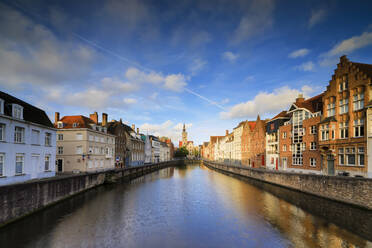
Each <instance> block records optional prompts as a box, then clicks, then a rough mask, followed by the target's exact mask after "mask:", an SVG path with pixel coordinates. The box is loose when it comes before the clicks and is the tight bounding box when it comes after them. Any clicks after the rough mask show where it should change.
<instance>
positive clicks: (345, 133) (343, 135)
mask: <svg viewBox="0 0 372 248" xmlns="http://www.w3.org/2000/svg"><path fill="white" fill-rule="evenodd" d="M339 125H340V126H339V131H340V139H347V138H349V123H348V122H347V121H346V122H340V124H339Z"/></svg>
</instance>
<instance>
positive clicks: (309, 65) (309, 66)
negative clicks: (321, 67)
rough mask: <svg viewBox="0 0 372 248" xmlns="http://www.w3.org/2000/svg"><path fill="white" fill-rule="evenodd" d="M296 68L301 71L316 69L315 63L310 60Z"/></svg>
mask: <svg viewBox="0 0 372 248" xmlns="http://www.w3.org/2000/svg"><path fill="white" fill-rule="evenodd" d="M296 69H297V70H300V71H313V70H314V69H315V65H314V63H313V62H312V61H308V62H305V63H302V64H301V65H299V66H296Z"/></svg>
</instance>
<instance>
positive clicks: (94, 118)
mask: <svg viewBox="0 0 372 248" xmlns="http://www.w3.org/2000/svg"><path fill="white" fill-rule="evenodd" d="M89 118H90V119H91V120H92V121H93V122H94V123H96V124H98V113H97V112H94V114H90V115H89Z"/></svg>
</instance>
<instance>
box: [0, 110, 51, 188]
mask: <svg viewBox="0 0 372 248" xmlns="http://www.w3.org/2000/svg"><path fill="white" fill-rule="evenodd" d="M1 105H2V106H1V107H2V109H1V111H0V125H1V139H0V185H7V184H12V183H19V182H24V181H27V180H30V179H37V178H45V177H53V176H55V158H56V130H55V129H54V128H50V127H47V126H43V125H39V124H36V123H32V122H28V121H25V120H23V116H22V115H23V114H21V116H19V114H18V113H17V115H18V116H19V117H21V118H14V117H10V116H7V115H4V114H3V113H4V111H3V107H4V104H1ZM18 106H19V105H18ZM21 111H23V109H22V108H21Z"/></svg>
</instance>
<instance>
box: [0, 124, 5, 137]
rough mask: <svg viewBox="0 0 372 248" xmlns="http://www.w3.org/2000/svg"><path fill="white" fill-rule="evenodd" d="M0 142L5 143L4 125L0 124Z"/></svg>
mask: <svg viewBox="0 0 372 248" xmlns="http://www.w3.org/2000/svg"><path fill="white" fill-rule="evenodd" d="M0 141H5V124H3V123H0Z"/></svg>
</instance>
